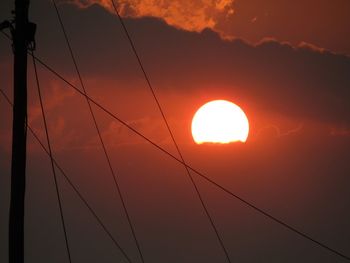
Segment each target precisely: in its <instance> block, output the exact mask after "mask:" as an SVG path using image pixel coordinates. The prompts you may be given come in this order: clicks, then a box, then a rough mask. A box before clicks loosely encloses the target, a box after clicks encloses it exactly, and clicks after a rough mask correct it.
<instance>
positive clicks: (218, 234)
mask: <svg viewBox="0 0 350 263" xmlns="http://www.w3.org/2000/svg"><path fill="white" fill-rule="evenodd" d="M111 2H112V5H113V8H114V10H115V12H116V14H117V16H118V18H119V21H120V24H121V25H122V27H123V29H124V32H125V35H126V37H127V39H128V41H129V43H130V46H131V48H132V50H133V52H134V54H135V57H136V59H137V61H138V64H139V66H140V68H141V71H142V73H143V76H144V77H145V80H146V82H147V85H148V87H149V89H150V92H151V93H152V96H153V98H154V100H155V102H156V104H157V107H158V109H159V111H160V113H161V115H162V118H163V120H164V123H165V125H166V128H167V130H168V132H169V135H170V137H171V140H172V141H173V144H174V146H175V148H176V151H177V153H178V154H179V156H180V159H181V163H183V165H184V168H185V170H186V173H187V175H188V177H189V179H190V181H191V184H192V186H193V188H194V189H195V192H196V194H197V196H198V198H199V201H200V203H201V205H202V208H203V210H204V212H205V215H206V217H207V218H208V220H209V223H210V225H211V227H212V229H213V230H214V233H215V235H216V237H217V239H218V242H219V244H220V247H221V248H222V250H223V252H224V254H225V257H226V260H227V261H228V262H229V263H231V259H230V256H229V254H228V251H227V249H226V247H225V244H224V242H223V240H222V238H221V235H220V233H219V231H218V229H217V227H216V225H215V223H214V220H213V218H212V216H211V215H210V213H209V210H208V208H207V205H206V204H205V202H204V200H203V197H202V194H201V193H200V191H199V188H198V186H197V184H196V182H195V180H194V178H193V176H192V175H191V172H190V170H189V168H188V167H187V165H186V163H185V159H184V157H183V155H182V153H181V151H180V148H179V145H178V143H177V142H176V140H175V136H174V134H173V132H172V131H171V129H170V126H169V122H168V120H167V118H166V116H165V113H164V111H163V109H162V107H161V105H160V102H159V99H158V97H157V95H156V93H155V91H154V88H153V86H152V84H151V81H150V79H149V77H148V74H147V73H146V70H145V68H144V66H143V63H142V61H141V58H140V56H139V54H138V52H137V50H136V47H135V44H134V42H133V40H132V38H131V36H130V34H129V32H128V29H127V27H126V25H125V23H124V20H123V18H122V17H121V15H120V14H119V12H118V9H117V7H116V5H115V3H114V0H111Z"/></svg>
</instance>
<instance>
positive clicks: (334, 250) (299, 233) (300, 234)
mask: <svg viewBox="0 0 350 263" xmlns="http://www.w3.org/2000/svg"><path fill="white" fill-rule="evenodd" d="M34 58H35V60H36V61H37V62H39V63H40V64H41V65H42V66H44V67H45V68H46V69H47V70H48V71H50V72H51V73H52V74H54V75H55V76H56V77H58V78H59V79H61V80H62V81H63V82H65V83H66V84H67V85H68V86H70V87H71V88H73V89H74V90H75V91H76V92H78V93H79V94H80V95H81V96H84V97H86V98H88V99H89V101H90V102H92V103H93V104H94V105H96V106H97V107H98V108H100V109H101V110H102V111H104V112H105V113H106V114H107V115H109V116H111V117H112V118H113V119H115V120H116V121H118V122H119V123H121V124H122V125H123V126H125V127H127V128H128V129H129V130H130V131H132V132H134V133H135V134H136V135H138V136H139V137H141V138H143V139H144V140H145V141H147V142H148V143H150V144H151V145H153V146H154V147H156V148H157V149H158V150H160V151H162V152H163V153H165V154H166V155H168V156H169V157H171V158H172V159H174V160H176V161H177V162H178V163H180V164H183V165H186V166H187V167H188V168H189V169H190V170H191V171H193V172H194V173H196V174H197V175H199V176H200V177H202V178H203V179H205V180H206V181H208V182H209V183H211V184H212V185H214V186H216V187H217V188H219V189H221V190H222V191H224V192H226V193H227V194H229V195H231V196H232V197H234V198H236V199H237V200H239V201H241V202H242V203H244V204H246V205H247V206H249V207H250V208H252V209H253V210H255V211H257V212H259V213H260V214H262V215H264V216H266V217H267V218H269V219H271V220H272V221H274V222H276V223H278V224H279V225H281V226H283V227H285V228H287V229H289V230H291V231H292V232H294V233H295V234H298V235H299V236H301V237H303V238H305V239H307V240H309V241H311V242H313V243H314V244H316V245H318V246H320V247H322V248H324V249H326V250H328V251H329V252H332V253H333V254H336V255H338V256H340V257H342V258H343V259H347V260H349V261H350V256H348V255H345V254H343V253H341V252H340V251H338V250H336V249H333V248H331V247H329V246H328V245H326V244H325V243H323V242H320V241H317V240H316V239H314V238H312V237H310V236H309V235H308V234H305V233H303V232H302V231H299V230H297V229H296V228H294V227H292V226H290V225H289V224H287V223H285V222H283V221H282V220H280V219H278V218H277V217H274V216H273V215H271V214H270V213H268V212H266V211H264V210H263V209H261V208H259V207H257V206H256V205H254V204H253V203H251V202H249V201H247V200H245V199H244V198H242V197H240V196H239V195H237V194H234V193H233V192H232V191H230V190H228V189H227V188H225V187H224V186H222V185H220V184H219V183H217V182H215V181H214V180H212V179H210V178H209V177H207V176H206V175H204V174H203V173H201V172H200V171H198V170H196V169H195V168H193V167H192V166H190V165H188V164H186V163H183V162H182V161H181V160H180V159H179V158H178V157H176V156H174V155H173V154H172V153H170V152H169V151H167V150H166V149H164V148H163V147H161V146H160V145H158V144H157V143H155V142H153V141H152V140H151V139H149V138H148V137H146V136H145V135H143V134H142V133H140V132H139V131H137V130H136V129H134V128H133V127H131V126H130V125H129V124H128V123H126V122H125V121H123V120H122V119H120V118H118V117H117V116H116V115H115V114H113V113H112V112H111V111H109V110H108V109H106V108H105V107H103V106H102V105H101V104H100V103H98V102H97V101H96V100H94V99H93V98H91V97H89V96H87V95H84V93H83V92H81V91H80V90H79V89H78V88H77V87H75V86H74V85H73V84H72V83H70V82H69V81H68V80H66V79H65V78H64V77H62V76H61V75H60V74H59V73H58V72H56V71H55V70H53V69H52V68H51V67H50V66H48V65H47V64H46V63H45V62H44V61H42V60H41V59H39V58H38V57H34Z"/></svg>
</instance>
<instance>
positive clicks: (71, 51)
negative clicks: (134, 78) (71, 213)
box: [52, 0, 145, 263]
mask: <svg viewBox="0 0 350 263" xmlns="http://www.w3.org/2000/svg"><path fill="white" fill-rule="evenodd" d="M52 3H53V5H54V8H55V11H56V14H57V18H58V20H59V23H60V25H61V29H62V32H63V35H64V38H65V41H66V43H67V46H68V49H69V53H70V56H71V58H72V61H73V64H74V67H75V70H76V72H77V75H78V78H79V81H80V84H81V87H82V89H83V92H84V94H85V95H87V92H86V88H85V84H84V82H83V78H82V76H81V74H80V70H79V67H78V63H77V61H76V59H75V56H74V52H73V49H72V46H71V44H70V41H69V38H68V34H67V31H66V29H65V26H64V24H63V20H62V17H61V14H60V12H59V10H58V8H57V4H56V1H55V0H52ZM86 102H87V104H88V107H89V111H90V114H91V117H92V119H93V122H94V125H95V128H96V131H97V134H98V137H99V140H100V142H101V146H102V149H103V152H104V155H105V157H106V160H107V163H108V167H109V170H110V172H111V175H112V177H113V181H114V184H115V187H116V189H117V193H118V196H119V198H120V200H121V203H122V206H123V210H124V213H125V216H126V218H127V221H128V224H129V227H130V230H131V233H132V236H133V239H134V242H135V244H136V247H137V250H138V253H139V256H140V259H141V261H142V263H145V260H144V257H143V253H142V251H141V247H140V243H139V240H138V239H137V237H136V233H135V228H134V226H133V223H132V221H131V218H130V215H129V212H128V209H127V207H126V204H125V199H124V197H123V194H122V192H121V188H120V185H119V183H118V180H117V176H116V173H115V172H114V170H113V167H112V163H111V160H110V157H109V155H108V152H107V149H106V146H105V144H104V141H103V139H102V135H101V132H100V128H99V126H98V124H97V120H96V116H95V114H94V111H93V110H92V107H91V103H90V101H89V99H87V98H86Z"/></svg>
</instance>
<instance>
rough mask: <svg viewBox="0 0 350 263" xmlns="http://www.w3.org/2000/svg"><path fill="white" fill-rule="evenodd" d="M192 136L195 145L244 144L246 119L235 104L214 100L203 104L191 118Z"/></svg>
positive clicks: (247, 132)
mask: <svg viewBox="0 0 350 263" xmlns="http://www.w3.org/2000/svg"><path fill="white" fill-rule="evenodd" d="M191 128H192V136H193V139H194V141H195V142H196V143H197V144H202V143H230V142H238V141H240V142H245V141H246V140H247V138H248V134H249V122H248V118H247V116H246V115H245V113H244V112H243V110H242V109H241V108H240V107H238V106H237V105H236V104H234V103H232V102H229V101H226V100H214V101H210V102H208V103H206V104H204V105H203V106H202V107H200V108H199V110H198V111H197V112H196V114H195V115H194V117H193V120H192V127H191Z"/></svg>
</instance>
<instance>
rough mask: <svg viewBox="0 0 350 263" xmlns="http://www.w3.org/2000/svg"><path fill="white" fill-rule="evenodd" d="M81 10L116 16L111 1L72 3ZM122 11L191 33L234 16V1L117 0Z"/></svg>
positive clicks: (93, 0) (127, 14)
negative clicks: (99, 8)
mask: <svg viewBox="0 0 350 263" xmlns="http://www.w3.org/2000/svg"><path fill="white" fill-rule="evenodd" d="M67 2H68V3H73V4H76V5H77V6H79V7H81V8H87V7H90V6H91V5H95V4H97V5H101V6H103V7H104V8H106V9H107V10H108V11H110V12H111V13H115V11H114V9H113V6H112V4H111V1H110V0H68V1H67ZM115 2H116V4H117V7H118V9H119V12H120V14H121V15H122V16H124V17H132V18H141V17H155V18H159V19H162V20H164V21H165V22H166V23H167V24H168V25H170V26H174V27H176V28H178V29H183V30H187V31H195V32H201V31H202V30H203V29H205V28H210V29H214V30H215V28H216V26H217V24H218V23H219V19H220V17H223V16H230V15H232V14H233V13H234V10H233V2H234V0H195V1H188V0H177V1H173V0H163V1H158V0H117V1H115Z"/></svg>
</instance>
